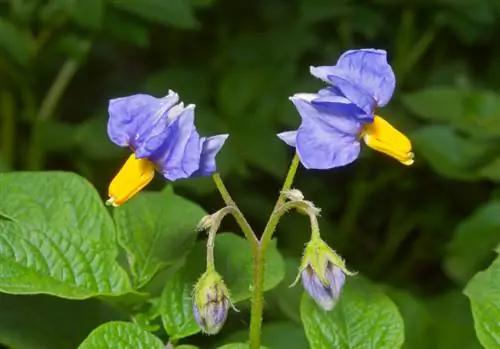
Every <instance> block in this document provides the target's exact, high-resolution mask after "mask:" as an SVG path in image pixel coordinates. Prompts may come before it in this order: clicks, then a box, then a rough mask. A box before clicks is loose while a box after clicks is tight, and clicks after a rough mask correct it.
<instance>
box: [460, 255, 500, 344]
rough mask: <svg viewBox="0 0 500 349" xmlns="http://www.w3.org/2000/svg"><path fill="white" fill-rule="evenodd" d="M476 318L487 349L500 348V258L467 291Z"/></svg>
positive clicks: (478, 333)
mask: <svg viewBox="0 0 500 349" xmlns="http://www.w3.org/2000/svg"><path fill="white" fill-rule="evenodd" d="M464 292H465V294H466V295H467V297H469V299H470V302H471V307H472V314H473V316H474V324H475V328H476V333H477V336H478V338H479V341H480V342H481V344H482V345H483V346H484V347H485V348H487V349H497V348H499V347H500V322H499V321H498V319H500V258H497V260H496V261H495V262H493V264H492V265H491V266H490V267H489V268H488V269H486V270H485V271H482V272H479V273H478V274H476V276H474V277H473V278H472V280H471V281H470V282H469V284H468V285H467V287H466V289H465V291H464Z"/></svg>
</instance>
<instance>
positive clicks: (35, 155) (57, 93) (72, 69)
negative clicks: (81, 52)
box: [27, 42, 90, 170]
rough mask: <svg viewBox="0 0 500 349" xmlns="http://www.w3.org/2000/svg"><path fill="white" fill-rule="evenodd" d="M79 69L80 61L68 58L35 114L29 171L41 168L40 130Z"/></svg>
mask: <svg viewBox="0 0 500 349" xmlns="http://www.w3.org/2000/svg"><path fill="white" fill-rule="evenodd" d="M89 49H90V42H87V43H86V45H85V51H88V50H89ZM79 67H80V60H79V59H76V58H69V59H68V60H66V62H65V63H64V64H63V66H62V67H61V69H60V70H59V73H58V74H57V76H56V78H55V79H54V82H53V83H52V86H50V89H49V91H48V92H47V94H46V95H45V98H44V99H43V101H42V104H41V105H40V109H39V110H38V113H37V118H36V120H35V122H34V125H33V130H32V133H31V139H30V144H29V153H28V160H27V161H28V163H27V167H28V169H31V170H39V169H40V168H42V166H43V162H44V153H43V148H42V146H41V144H40V143H41V138H42V129H43V124H44V123H45V122H47V120H49V119H50V118H51V117H52V116H53V114H54V112H55V109H56V107H57V105H58V103H59V101H60V99H61V97H62V96H63V94H64V91H65V90H66V88H67V87H68V85H69V83H70V81H71V79H72V78H73V76H74V75H75V73H76V71H77V70H78V68H79Z"/></svg>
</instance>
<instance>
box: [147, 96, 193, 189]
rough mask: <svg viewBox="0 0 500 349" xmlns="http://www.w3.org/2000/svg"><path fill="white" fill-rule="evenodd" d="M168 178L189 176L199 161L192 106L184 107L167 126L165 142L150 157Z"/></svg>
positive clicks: (173, 179) (174, 178)
mask: <svg viewBox="0 0 500 349" xmlns="http://www.w3.org/2000/svg"><path fill="white" fill-rule="evenodd" d="M151 160H153V161H154V162H155V163H156V164H157V165H158V166H159V167H160V171H161V173H162V174H163V175H164V176H165V178H167V179H168V180H171V181H175V180H177V179H181V178H188V177H190V176H191V175H192V174H193V173H194V172H195V171H197V170H198V167H199V163H200V162H199V161H200V142H199V135H198V132H197V131H196V128H195V126H194V106H193V105H191V106H188V107H186V108H185V109H184V110H183V111H182V112H181V114H180V115H179V116H177V117H175V118H174V120H173V121H172V122H171V124H170V125H169V126H168V128H167V132H166V135H165V142H164V143H163V145H162V146H161V148H159V149H158V150H157V151H156V152H155V153H154V154H153V155H152V157H151Z"/></svg>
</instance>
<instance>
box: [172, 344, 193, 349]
mask: <svg viewBox="0 0 500 349" xmlns="http://www.w3.org/2000/svg"><path fill="white" fill-rule="evenodd" d="M175 349H199V348H198V347H195V346H194V345H188V344H184V345H179V346H176V347H175Z"/></svg>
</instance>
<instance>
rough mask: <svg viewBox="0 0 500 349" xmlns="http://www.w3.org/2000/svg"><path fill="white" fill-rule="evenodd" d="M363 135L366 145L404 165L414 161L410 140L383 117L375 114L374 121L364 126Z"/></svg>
mask: <svg viewBox="0 0 500 349" xmlns="http://www.w3.org/2000/svg"><path fill="white" fill-rule="evenodd" d="M360 136H361V137H363V140H364V141H365V143H366V145H367V146H369V147H370V148H372V149H375V150H377V151H379V152H381V153H384V154H387V155H389V156H391V157H393V158H395V159H396V160H398V161H399V162H401V163H402V164H404V165H407V166H409V165H411V164H413V162H414V159H413V158H414V154H413V152H412V151H411V150H412V149H411V142H410V140H409V139H408V138H407V137H406V136H405V135H404V134H402V133H401V132H399V131H398V130H397V129H395V128H394V127H393V126H392V125H391V124H389V123H388V122H387V121H386V120H384V119H383V118H382V117H380V116H378V115H375V117H374V119H373V122H372V123H370V124H366V125H365V126H363V129H362V131H361V135H360Z"/></svg>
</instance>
